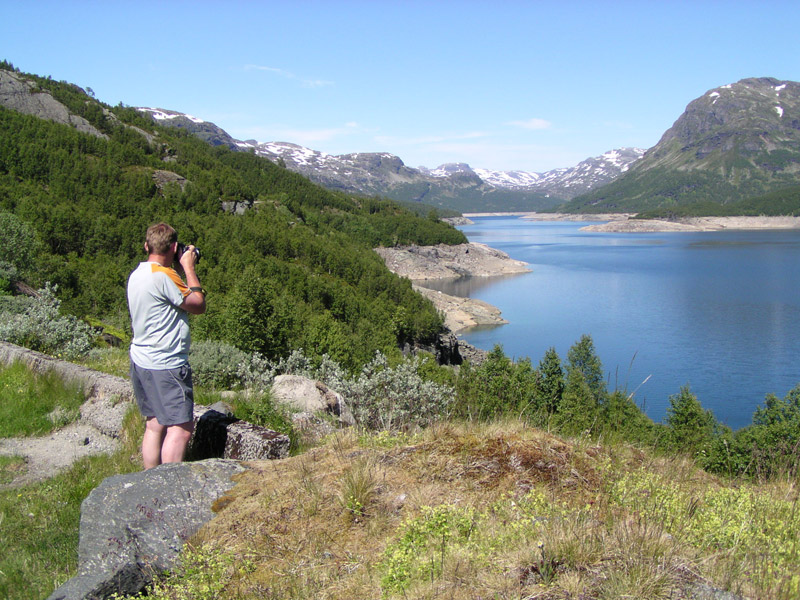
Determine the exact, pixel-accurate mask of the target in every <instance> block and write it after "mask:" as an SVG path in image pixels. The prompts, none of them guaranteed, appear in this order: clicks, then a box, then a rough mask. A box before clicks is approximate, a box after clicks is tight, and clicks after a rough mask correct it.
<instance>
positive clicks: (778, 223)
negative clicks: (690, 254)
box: [581, 215, 800, 233]
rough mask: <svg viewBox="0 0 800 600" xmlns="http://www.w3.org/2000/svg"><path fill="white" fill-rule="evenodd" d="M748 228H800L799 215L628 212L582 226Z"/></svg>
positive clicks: (624, 230) (611, 229)
mask: <svg viewBox="0 0 800 600" xmlns="http://www.w3.org/2000/svg"><path fill="white" fill-rule="evenodd" d="M584 216H585V215H584ZM603 220H605V219H603ZM748 229H749V230H753V229H800V217H683V218H680V219H675V220H670V221H665V220H658V219H635V218H632V217H630V216H628V215H616V218H614V219H613V220H609V221H608V222H607V223H603V224H598V225H587V226H586V227H582V228H581V230H582V231H601V232H603V231H604V232H614V233H646V232H664V231H725V230H748Z"/></svg>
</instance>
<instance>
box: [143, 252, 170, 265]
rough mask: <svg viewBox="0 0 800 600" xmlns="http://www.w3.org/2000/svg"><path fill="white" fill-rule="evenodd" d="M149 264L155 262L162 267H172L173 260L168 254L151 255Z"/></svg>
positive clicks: (148, 260) (148, 258) (148, 259)
mask: <svg viewBox="0 0 800 600" xmlns="http://www.w3.org/2000/svg"><path fill="white" fill-rule="evenodd" d="M147 262H154V263H158V264H160V265H161V266H162V267H171V266H172V260H170V259H169V257H168V256H167V255H166V254H149V255H148V256H147Z"/></svg>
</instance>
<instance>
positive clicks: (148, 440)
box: [142, 417, 167, 469]
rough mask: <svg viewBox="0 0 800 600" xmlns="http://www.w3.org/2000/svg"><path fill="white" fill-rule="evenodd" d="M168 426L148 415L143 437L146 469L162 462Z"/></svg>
mask: <svg viewBox="0 0 800 600" xmlns="http://www.w3.org/2000/svg"><path fill="white" fill-rule="evenodd" d="M166 432H167V428H166V427H164V426H163V425H161V424H160V423H159V422H158V420H157V419H156V418H155V417H148V418H147V420H146V421H145V426H144V437H142V462H144V468H145V469H152V468H153V467H157V466H158V465H160V464H161V445H162V444H163V442H164V435H165V434H166Z"/></svg>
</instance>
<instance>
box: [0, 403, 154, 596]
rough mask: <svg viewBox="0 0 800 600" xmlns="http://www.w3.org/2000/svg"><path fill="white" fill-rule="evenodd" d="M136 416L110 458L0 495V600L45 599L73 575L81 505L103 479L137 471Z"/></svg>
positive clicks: (79, 465)
mask: <svg viewBox="0 0 800 600" xmlns="http://www.w3.org/2000/svg"><path fill="white" fill-rule="evenodd" d="M136 416H137V415H136V414H135V412H133V411H132V412H131V415H130V416H129V418H128V419H126V425H125V429H124V431H123V435H122V436H121V439H122V440H123V442H124V444H123V448H122V449H121V450H120V451H118V452H117V453H115V454H114V455H100V456H93V457H88V458H84V459H82V460H80V461H78V462H76V463H75V464H74V465H73V466H72V467H71V468H70V469H68V470H66V471H64V472H63V473H61V474H59V475H57V476H55V477H52V478H50V479H48V480H46V481H43V482H40V483H36V484H31V485H27V486H24V487H19V488H12V489H6V490H2V491H0V540H2V541H3V551H2V552H0V598H6V599H8V600H30V599H31V598H44V597H47V596H48V595H49V594H50V593H52V592H53V590H55V589H56V588H57V587H58V586H59V585H61V584H62V583H64V582H65V581H67V580H68V579H69V578H70V577H72V576H73V575H75V572H76V569H77V563H78V529H79V526H80V507H81V502H82V501H83V500H84V498H86V496H88V495H89V492H91V491H92V490H93V489H94V488H95V487H97V486H98V485H99V484H100V482H102V481H103V479H105V478H106V477H110V476H111V475H116V474H119V473H128V472H133V471H138V470H140V469H141V464H140V460H139V457H138V454H137V448H138V440H139V439H141V432H140V430H141V423H140V419H138V418H136ZM2 464H3V463H1V462H0V473H2V472H3V468H2V466H1V465H2Z"/></svg>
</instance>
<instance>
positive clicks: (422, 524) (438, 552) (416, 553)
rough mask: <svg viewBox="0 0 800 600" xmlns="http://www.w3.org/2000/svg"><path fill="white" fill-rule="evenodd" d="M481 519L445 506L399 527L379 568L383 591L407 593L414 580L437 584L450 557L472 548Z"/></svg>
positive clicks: (427, 510)
mask: <svg viewBox="0 0 800 600" xmlns="http://www.w3.org/2000/svg"><path fill="white" fill-rule="evenodd" d="M477 519H478V516H477V515H476V514H475V513H474V511H472V510H471V509H468V508H460V507H457V506H453V505H447V504H443V505H440V506H433V507H430V506H426V507H423V508H422V512H421V514H420V515H419V516H417V517H412V518H409V519H407V520H406V521H405V522H404V523H403V525H402V526H401V527H400V531H399V534H398V538H397V540H396V541H394V542H391V543H389V545H388V546H387V547H386V550H385V551H384V554H383V560H382V561H381V563H380V565H379V567H380V569H381V570H382V572H383V577H382V578H381V587H382V588H383V590H384V592H390V593H391V592H404V590H406V589H407V588H408V587H409V586H410V585H411V584H412V583H413V582H414V581H423V582H424V581H434V580H435V579H437V578H438V577H439V576H440V575H441V574H442V571H443V569H444V564H445V558H446V557H447V554H448V553H449V552H451V551H453V550H454V549H457V548H464V547H466V546H468V545H469V542H470V536H471V535H472V533H473V531H474V529H475V527H476V521H477Z"/></svg>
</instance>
